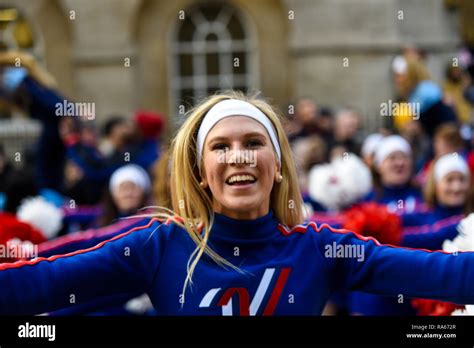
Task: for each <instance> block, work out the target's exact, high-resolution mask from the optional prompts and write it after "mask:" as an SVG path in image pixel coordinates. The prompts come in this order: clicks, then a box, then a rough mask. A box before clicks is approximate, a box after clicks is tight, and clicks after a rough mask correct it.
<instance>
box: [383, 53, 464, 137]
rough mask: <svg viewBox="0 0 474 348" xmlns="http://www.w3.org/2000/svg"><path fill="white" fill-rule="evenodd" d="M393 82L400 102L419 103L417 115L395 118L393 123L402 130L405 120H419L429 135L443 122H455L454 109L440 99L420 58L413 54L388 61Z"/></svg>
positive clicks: (439, 90) (437, 88)
mask: <svg viewBox="0 0 474 348" xmlns="http://www.w3.org/2000/svg"><path fill="white" fill-rule="evenodd" d="M392 70H393V81H394V84H395V89H396V92H397V95H398V99H399V101H400V102H407V103H409V104H410V105H418V106H419V115H416V114H414V113H415V112H416V110H412V113H413V114H412V115H408V117H405V118H404V117H396V118H395V119H394V120H395V122H396V123H395V126H396V127H397V129H398V130H400V131H401V130H402V129H403V127H404V125H405V123H406V122H410V121H411V120H413V119H414V120H416V121H419V122H420V123H421V124H422V126H423V129H424V131H425V132H426V133H427V134H428V135H429V136H430V137H431V136H432V135H433V133H434V131H435V129H436V128H437V127H438V126H439V125H441V124H443V123H446V122H456V121H457V117H456V114H455V113H454V111H453V110H452V109H451V108H450V107H449V106H447V105H446V104H445V103H444V102H443V99H442V98H443V92H442V90H441V88H440V87H439V86H438V85H437V84H436V83H435V82H434V81H433V80H432V79H431V77H430V75H429V73H428V70H427V69H426V67H425V65H424V64H423V62H422V61H421V60H420V59H417V58H416V57H414V56H413V55H408V56H406V55H405V56H397V57H395V59H394V60H393V63H392Z"/></svg>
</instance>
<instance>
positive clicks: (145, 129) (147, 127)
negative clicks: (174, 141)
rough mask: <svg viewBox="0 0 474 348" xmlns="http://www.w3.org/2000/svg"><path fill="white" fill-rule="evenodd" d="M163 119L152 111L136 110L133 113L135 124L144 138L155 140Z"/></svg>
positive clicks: (161, 127)
mask: <svg viewBox="0 0 474 348" xmlns="http://www.w3.org/2000/svg"><path fill="white" fill-rule="evenodd" d="M164 120H165V117H164V115H162V114H158V113H154V112H152V111H145V110H138V111H137V112H136V113H135V122H136V123H137V125H138V128H139V129H140V131H141V132H142V134H143V136H144V137H145V138H156V137H157V136H158V135H160V133H161V131H162V129H163V126H164V123H165V121H164Z"/></svg>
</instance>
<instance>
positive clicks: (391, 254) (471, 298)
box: [315, 226, 474, 304]
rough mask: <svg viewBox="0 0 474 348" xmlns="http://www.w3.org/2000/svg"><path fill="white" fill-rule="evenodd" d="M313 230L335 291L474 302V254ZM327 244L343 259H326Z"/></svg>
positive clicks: (345, 233) (327, 228)
mask: <svg viewBox="0 0 474 348" xmlns="http://www.w3.org/2000/svg"><path fill="white" fill-rule="evenodd" d="M317 230H318V233H317V234H316V236H315V238H316V243H317V245H318V248H319V250H320V254H321V256H322V258H323V262H325V264H326V265H327V268H328V270H329V272H330V274H331V276H332V277H333V286H334V288H335V289H337V288H341V287H345V288H348V289H352V290H360V291H366V292H370V293H374V294H380V295H390V296H398V295H403V296H404V297H420V298H429V299H436V300H441V301H449V302H455V303H461V304H472V303H474V253H471V252H464V253H458V254H449V253H444V252H441V251H428V250H412V249H407V248H398V247H392V246H386V245H381V244H380V243H379V242H377V241H376V240H375V239H373V238H365V237H361V236H359V235H356V234H354V233H352V232H349V231H346V230H332V229H330V228H329V227H327V226H322V227H320V228H319V229H317ZM327 246H336V247H338V248H340V249H341V250H342V255H344V257H338V258H329V257H328V258H326V257H324V255H325V248H327ZM354 255H355V256H354Z"/></svg>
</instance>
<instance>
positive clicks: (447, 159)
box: [433, 153, 470, 181]
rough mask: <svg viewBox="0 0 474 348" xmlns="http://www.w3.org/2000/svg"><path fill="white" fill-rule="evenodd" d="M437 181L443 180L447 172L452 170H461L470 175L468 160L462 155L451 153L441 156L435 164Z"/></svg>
mask: <svg viewBox="0 0 474 348" xmlns="http://www.w3.org/2000/svg"><path fill="white" fill-rule="evenodd" d="M433 170H434V178H435V181H439V180H441V179H442V178H443V177H444V176H445V175H446V174H449V173H452V172H459V173H461V174H463V175H465V176H467V177H469V176H470V173H469V168H468V166H467V164H466V161H464V159H462V158H461V155H458V154H454V153H450V154H447V155H444V156H441V157H440V158H439V159H438V160H437V161H436V164H435V166H434V169H433Z"/></svg>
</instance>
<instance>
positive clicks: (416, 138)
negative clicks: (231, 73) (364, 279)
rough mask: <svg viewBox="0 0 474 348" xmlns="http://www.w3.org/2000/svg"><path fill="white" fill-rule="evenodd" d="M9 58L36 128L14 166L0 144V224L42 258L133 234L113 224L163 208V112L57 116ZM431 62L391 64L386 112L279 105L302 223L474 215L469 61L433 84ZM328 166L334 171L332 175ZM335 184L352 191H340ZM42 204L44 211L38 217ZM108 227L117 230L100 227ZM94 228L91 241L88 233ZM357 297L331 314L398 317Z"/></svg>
mask: <svg viewBox="0 0 474 348" xmlns="http://www.w3.org/2000/svg"><path fill="white" fill-rule="evenodd" d="M12 57H14V55H10V56H8V55H6V56H4V57H1V59H0V63H1V66H2V68H1V74H0V78H1V86H0V98H1V99H2V101H4V102H6V103H8V104H9V105H10V106H11V107H15V108H19V109H21V110H22V111H23V112H25V113H26V114H27V115H28V116H29V117H31V118H34V119H36V120H38V121H40V122H41V125H42V127H41V134H40V136H39V139H38V141H37V143H36V145H35V147H34V148H27V149H25V150H24V151H23V152H22V160H21V161H20V162H19V163H16V164H15V165H13V162H12V160H11V159H9V158H8V157H7V155H6V152H5V151H4V149H3V147H2V146H1V144H0V211H2V212H3V213H2V214H1V215H0V225H1V224H2V219H7V218H11V217H12V216H16V218H18V220H19V221H22V222H26V223H30V224H31V225H32V226H33V228H34V229H35V231H36V230H37V232H39V233H42V234H43V235H44V236H45V238H44V242H45V243H49V244H45V245H46V246H45V247H44V248H43V249H40V250H43V251H42V252H43V255H50V254H52V253H53V251H51V250H54V252H59V251H58V250H61V252H64V251H69V249H68V250H66V249H55V248H56V246H57V245H61V248H62V247H64V245H65V243H62V244H61V243H59V242H58V243H59V244H58V243H56V242H54V243H56V244H54V243H53V244H51V243H52V241H55V240H57V239H58V238H61V237H60V236H62V235H64V236H68V235H74V236H75V237H74V238H75V239H74V238H73V239H74V241H76V242H77V241H80V242H81V243H83V242H84V240H85V239H87V238H88V241H87V243H86V244H80V245H76V248H79V246H80V247H84V246H90V245H93V243H96V242H98V241H101V240H104V239H105V238H107V237H110V236H111V235H112V234H111V233H112V232H111V231H113V233H118V232H119V231H123V230H124V229H127V228H130V226H131V224H132V223H129V222H125V224H124V223H123V221H121V220H119V219H120V218H124V217H128V216H132V215H136V214H140V212H141V209H142V208H144V207H147V206H164V207H169V208H170V198H169V192H168V182H169V175H168V168H169V160H168V155H167V150H166V148H167V141H166V137H165V128H166V127H165V121H166V117H165V116H164V115H162V114H160V113H157V112H152V111H146V110H137V111H136V112H135V113H134V114H133V115H110V116H108V117H106V120H107V121H106V122H104V123H103V124H99V123H98V122H97V121H98V118H96V119H95V120H91V119H88V118H86V117H58V115H57V108H56V105H57V104H58V103H60V104H63V103H64V101H69V99H68V97H66V96H63V95H62V94H61V92H60V91H59V90H58V89H57V88H56V87H55V86H54V84H53V83H52V82H51V78H49V77H48V75H47V73H46V72H44V71H41V70H39V69H38V67H37V65H36V63H35V62H34V61H29V60H28V59H25V60H24V61H25V62H29V63H28V64H26V65H25V64H24V65H23V66H22V67H15V66H14V60H13V59H12ZM428 59H429V55H427V54H426V53H425V52H422V51H420V50H417V49H416V48H408V49H406V50H404V51H403V52H402V53H401V54H400V55H399V56H397V57H394V59H393V63H392V65H391V67H390V68H391V76H392V82H393V87H394V91H395V95H393V97H392V100H393V103H392V101H391V103H392V104H393V105H398V106H399V107H398V108H393V109H391V111H392V113H391V114H390V115H389V116H391V117H386V116H383V115H379V114H377V115H361V114H360V112H359V111H358V110H355V109H351V108H341V109H339V108H338V106H333V105H320V104H319V102H318V101H317V100H315V99H313V98H311V97H309V96H303V97H300V98H298V99H297V100H295V101H293V102H291V103H289V104H288V105H287V107H285V108H284V111H285V113H286V115H285V117H284V128H285V131H286V133H287V136H288V139H289V140H290V144H291V146H292V149H293V152H294V158H295V162H296V165H297V170H298V173H299V183H300V188H301V191H302V193H303V198H304V201H305V203H306V214H307V217H308V219H312V220H315V221H316V222H320V221H323V222H329V223H334V224H336V225H337V224H338V223H339V222H338V219H339V217H340V216H341V213H342V212H343V211H345V210H347V209H349V208H351V206H353V205H354V204H356V203H358V202H377V203H379V204H381V205H384V206H386V207H387V208H388V209H389V211H391V212H394V213H395V214H397V215H400V216H402V217H403V224H404V227H406V228H410V227H412V228H420V226H425V225H433V224H436V223H441V222H442V221H444V220H445V219H452V218H453V217H454V218H455V221H456V222H459V220H460V219H461V217H463V216H465V215H466V214H468V213H469V212H472V211H473V210H474V194H473V192H472V187H473V185H472V178H473V173H474V151H473V149H474V138H473V126H474V122H473V106H474V58H473V56H472V52H470V51H469V50H463V51H462V52H461V53H460V54H459V59H457V60H456V61H455V62H453V61H449V62H447V65H446V71H445V76H444V82H442V84H439V83H437V82H436V81H434V80H433V79H432V78H431V75H430V72H429V71H428V69H427V60H428ZM335 93H337V91H335ZM387 102H388V101H387ZM392 104H391V105H392ZM404 105H405V106H406V107H402V106H404ZM364 117H366V118H368V119H369V120H370V119H372V118H382V117H383V124H384V126H383V127H381V128H379V129H378V130H376V131H375V132H373V133H369V132H367V130H366V129H364V128H363V126H362V125H363V118H364ZM376 123H377V124H381V122H376ZM351 156H355V158H356V161H357V160H358V161H360V162H361V163H362V165H359V164H357V165H355V166H354V167H348V166H349V164H347V166H346V167H345V168H344V163H351V160H348V161H347V162H344V161H342V162H337V161H338V159H341V158H342V159H345V158H353V157H351ZM336 162H337V166H339V168H340V169H334V168H338V167H337V166H336V164H334V163H336ZM331 164H334V166H333V167H331V168H330V167H329V166H330V165H331ZM341 166H342V167H341ZM367 178H368V179H367ZM367 180H369V181H370V182H369V183H368V184H366V182H367ZM349 181H350V183H348V182H349ZM344 185H347V186H350V187H349V188H348V189H344V190H342V189H339V188H341V187H343V186H344ZM351 192H352V193H354V192H357V194H353V196H351ZM32 197H36V199H35V200H34V201H33V200H32ZM34 203H38V205H37V206H36V208H35V206H34V205H35V204H34ZM25 204H27V205H26V207H27V208H26V207H25ZM45 204H47V205H49V206H50V207H52V208H50V209H53V210H50V211H51V213H49V214H42V213H41V212H44V211H47V210H45V209H46V208H44V207H45ZM22 206H23V207H22ZM54 209H55V210H54ZM20 211H21V212H22V213H21V214H20V213H19V212H20ZM53 211H54V212H56V213H53ZM45 215H46V216H45ZM53 220H56V221H53ZM57 220H60V221H59V223H58V221H57ZM450 221H451V220H450ZM114 224H121V225H120V228H118V227H117V226H119V225H115V228H112V229H108V226H111V225H114ZM92 230H93V231H95V232H94V233H95V234H91V235H88V236H89V237H87V238H85V237H84V236H85V235H86V234H85V233H86V232H87V233H90V231H92ZM81 233H83V235H82V237H81V236H80V234H81ZM412 233H415V232H412ZM415 234H416V233H415ZM64 236H63V237H64ZM452 237H453V236H452ZM437 238H438V239H437V240H436V241H435V242H433V241H432V240H431V241H429V242H426V243H431V242H432V243H433V244H432V245H424V244H423V243H422V244H423V245H419V246H417V247H423V248H433V249H439V248H440V247H441V244H440V243H442V241H443V239H441V240H440V241H439V239H440V237H439V236H438V237H437ZM25 239H28V238H27V237H25ZM48 239H49V241H46V240H48ZM71 240H72V239H68V243H69V244H68V245H69V246H70V245H71V244H70V241H71ZM52 245H53V246H52ZM358 296H359V297H358V298H357V300H356V303H357V304H358V305H356V306H352V307H351V306H350V304H348V303H349V302H350V298H352V297H351V296H347V295H344V296H341V297H340V298H335V299H334V301H333V304H334V306H335V308H336V309H334V308H333V313H334V312H338V311H339V312H340V311H341V310H344V311H349V312H350V313H352V314H394V313H395V314H400V306H395V305H394V304H393V303H382V304H381V303H378V304H375V305H374V304H373V303H376V302H377V301H380V299H377V298H371V299H370V298H366V297H364V295H360V294H359V295H358ZM341 298H344V300H343V301H342V300H341ZM368 303H372V305H368ZM391 307H394V308H395V307H396V309H394V308H391ZM373 308H375V309H373ZM369 309H370V310H369ZM412 310H413V308H410V309H408V310H406V308H405V309H403V311H402V313H404V314H407V313H412Z"/></svg>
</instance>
